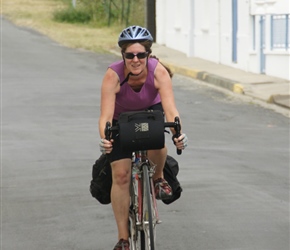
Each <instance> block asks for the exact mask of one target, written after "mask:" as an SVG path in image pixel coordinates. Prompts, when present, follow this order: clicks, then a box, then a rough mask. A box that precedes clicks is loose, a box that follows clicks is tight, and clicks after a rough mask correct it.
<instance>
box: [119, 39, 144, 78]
mask: <svg viewBox="0 0 290 250" xmlns="http://www.w3.org/2000/svg"><path fill="white" fill-rule="evenodd" d="M147 57H148V52H146V50H145V47H144V46H143V45H141V44H140V43H134V44H132V45H130V46H128V47H127V48H126V50H125V52H124V53H123V58H124V60H125V65H126V67H127V69H128V70H129V71H130V72H131V73H132V74H134V75H138V74H140V73H141V72H142V71H143V70H144V69H145V68H146V65H147Z"/></svg>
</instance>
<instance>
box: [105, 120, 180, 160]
mask: <svg viewBox="0 0 290 250" xmlns="http://www.w3.org/2000/svg"><path fill="white" fill-rule="evenodd" d="M164 128H174V130H175V132H176V133H175V135H174V136H173V138H178V137H179V136H180V135H181V134H180V131H181V124H180V120H179V117H178V116H176V117H175V118H174V122H164ZM112 131H118V126H111V123H110V122H109V121H108V122H106V127H105V137H106V140H110V139H111V134H112ZM176 153H177V154H178V155H181V153H182V150H181V149H176Z"/></svg>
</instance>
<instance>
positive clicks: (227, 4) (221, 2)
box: [156, 0, 290, 80]
mask: <svg viewBox="0 0 290 250" xmlns="http://www.w3.org/2000/svg"><path fill="white" fill-rule="evenodd" d="M237 2H238V33H237V62H233V61H232V0H179V1H176V0H156V13H157V15H156V22H157V25H156V26H157V33H156V35H157V37H156V41H157V43H159V44H162V45H165V46H167V47H169V48H172V49H176V50H178V51H181V52H183V53H185V54H186V55H187V56H188V57H193V56H194V57H200V58H202V59H205V60H209V61H212V62H216V63H221V64H224V65H228V66H231V67H234V68H238V69H242V70H245V71H250V72H253V73H260V72H261V50H260V45H261V37H260V30H259V27H260V23H259V18H260V15H265V16H266V28H265V33H266V37H265V38H266V40H265V42H266V48H265V50H264V52H263V53H265V55H266V57H267V58H266V61H265V62H266V64H265V74H268V75H273V76H277V77H282V78H285V79H289V80H290V76H289V67H288V66H289V58H290V54H289V51H284V52H280V53H276V52H275V53H273V51H271V50H270V31H271V23H270V21H269V20H270V14H273V13H277V14H286V13H290V3H289V2H290V1H289V0H238V1H237ZM254 16H255V19H254ZM289 26H290V25H289ZM287 63H288V64H287ZM279 64H283V65H285V68H284V67H282V69H283V72H282V70H281V67H279V66H278V65H279ZM287 67H288V68H287Z"/></svg>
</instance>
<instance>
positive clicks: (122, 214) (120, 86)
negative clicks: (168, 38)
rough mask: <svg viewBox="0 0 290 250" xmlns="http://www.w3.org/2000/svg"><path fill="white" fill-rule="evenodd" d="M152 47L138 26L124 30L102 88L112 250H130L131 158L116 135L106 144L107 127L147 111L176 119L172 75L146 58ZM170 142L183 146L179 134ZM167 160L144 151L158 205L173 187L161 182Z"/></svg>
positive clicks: (102, 145) (184, 140)
mask: <svg viewBox="0 0 290 250" xmlns="http://www.w3.org/2000/svg"><path fill="white" fill-rule="evenodd" d="M152 43H153V38H152V36H151V34H150V32H149V31H148V30H147V29H145V28H143V27H140V26H130V27H127V28H126V29H124V30H123V31H122V32H121V34H120V36H119V40H118V45H119V46H120V48H121V54H122V57H123V60H120V61H117V62H114V63H112V64H111V65H110V66H109V68H108V70H107V72H106V73H105V76H104V78H103V82H102V91H101V115H100V118H99V133H100V137H101V138H102V139H101V142H100V149H101V152H102V153H106V154H108V157H109V160H110V162H111V168H112V181H113V184H112V189H111V203H112V208H113V212H114V215H115V220H116V223H117V227H118V240H119V241H118V243H117V245H116V246H115V248H114V250H122V249H125V250H129V249H130V248H129V242H128V238H129V232H128V216H129V204H130V192H129V186H130V179H131V159H132V152H129V151H124V150H122V148H121V147H120V144H119V140H118V135H117V134H113V137H112V140H110V141H108V140H106V139H105V134H104V131H105V125H106V122H107V121H112V123H113V125H115V124H116V123H117V121H118V117H119V115H120V113H122V112H126V111H139V110H146V109H153V110H154V109H159V110H162V111H164V114H165V118H166V120H167V121H174V118H175V117H176V116H179V113H178V110H177V108H176V106H175V100H174V95H173V90H172V82H171V75H170V73H169V71H168V69H166V68H165V66H163V65H162V64H161V63H160V62H159V61H158V60H157V59H155V58H153V57H150V54H151V52H152V51H151V46H152ZM172 133H174V132H173V131H172ZM173 138H174V136H173ZM173 140H174V143H175V145H176V147H177V148H178V149H184V148H185V147H186V146H187V137H186V135H185V134H182V133H181V136H179V137H178V138H174V139H173ZM166 156H167V148H166V147H164V148H162V149H158V150H149V151H148V158H149V159H150V160H151V161H152V162H154V163H155V164H156V165H157V167H156V171H155V174H154V176H153V180H154V185H155V193H156V198H157V199H166V198H168V197H170V196H171V195H172V190H171V187H170V186H169V185H168V183H167V182H166V180H165V179H164V178H163V167H164V164H165V160H166Z"/></svg>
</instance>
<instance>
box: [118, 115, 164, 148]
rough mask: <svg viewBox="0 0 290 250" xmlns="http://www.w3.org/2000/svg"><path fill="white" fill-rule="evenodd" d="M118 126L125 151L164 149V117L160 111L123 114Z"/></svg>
mask: <svg viewBox="0 0 290 250" xmlns="http://www.w3.org/2000/svg"><path fill="white" fill-rule="evenodd" d="M118 126H119V138H120V144H121V148H122V149H124V150H128V151H129V150H130V151H138V150H149V149H161V148H164V141H165V138H164V117H163V113H162V112H161V111H160V110H149V111H133V112H124V113H121V114H120V116H119V119H118Z"/></svg>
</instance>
